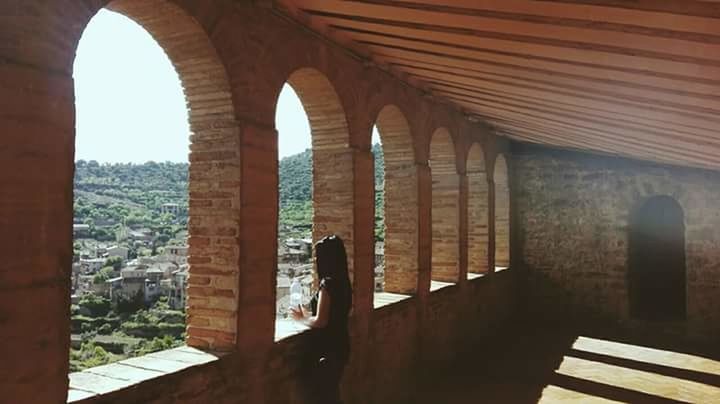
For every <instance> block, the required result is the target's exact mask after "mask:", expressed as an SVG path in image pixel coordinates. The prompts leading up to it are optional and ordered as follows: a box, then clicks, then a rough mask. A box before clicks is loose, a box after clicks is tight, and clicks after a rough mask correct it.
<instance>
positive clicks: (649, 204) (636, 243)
mask: <svg viewBox="0 0 720 404" xmlns="http://www.w3.org/2000/svg"><path fill="white" fill-rule="evenodd" d="M628 241H629V243H628V250H629V251H628V252H629V254H628V269H629V271H628V286H629V297H630V312H631V314H632V316H633V317H635V318H640V319H645V320H682V319H685V316H686V311H687V307H686V306H687V303H686V295H687V293H686V283H687V281H686V265H685V219H684V213H683V209H682V207H681V206H680V204H679V203H678V202H677V201H676V200H675V199H673V198H672V197H669V196H655V197H652V198H649V199H648V200H646V201H645V202H644V203H643V204H642V205H641V206H640V207H639V208H638V209H636V211H635V212H633V213H632V215H631V221H630V234H629V238H628Z"/></svg>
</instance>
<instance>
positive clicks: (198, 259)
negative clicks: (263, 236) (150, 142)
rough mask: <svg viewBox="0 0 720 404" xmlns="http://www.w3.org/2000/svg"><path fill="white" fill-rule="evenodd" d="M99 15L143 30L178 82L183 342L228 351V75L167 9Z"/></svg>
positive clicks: (232, 289) (232, 185)
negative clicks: (183, 191) (185, 215)
mask: <svg viewBox="0 0 720 404" xmlns="http://www.w3.org/2000/svg"><path fill="white" fill-rule="evenodd" d="M106 8H107V9H109V10H111V11H114V12H117V13H120V14H122V15H124V16H126V17H128V18H130V19H132V20H134V21H135V22H136V23H138V24H139V25H140V26H142V27H143V28H144V29H145V30H147V31H148V32H149V33H150V35H151V36H152V37H153V38H154V39H155V41H157V42H158V44H159V45H160V46H161V48H162V49H163V50H164V51H165V53H166V54H167V55H168V57H169V59H170V62H171V63H172V65H173V66H174V68H175V70H176V71H177V73H178V76H179V78H180V82H181V84H182V87H183V93H184V95H185V101H186V104H187V107H188V119H189V127H190V134H189V136H190V168H189V192H190V195H189V205H190V207H189V224H188V230H189V234H190V238H189V253H188V254H189V259H188V261H189V279H188V289H187V293H188V299H187V343H188V345H191V346H196V347H200V348H207V349H212V350H218V351H227V350H232V349H234V347H235V341H236V338H237V307H238V293H237V292H238V290H237V285H238V279H239V266H238V261H239V256H240V251H239V245H238V243H237V238H238V236H239V234H240V230H239V217H240V215H239V205H240V188H239V186H238V185H237V179H239V178H240V168H239V167H240V164H239V160H240V152H239V150H240V143H239V125H238V122H237V121H236V119H235V114H234V106H233V100H232V95H231V89H230V82H229V79H228V76H227V72H226V70H225V67H224V65H223V63H222V62H221V60H220V58H219V56H218V54H217V51H216V49H215V47H214V46H213V44H212V42H211V41H210V38H209V37H208V36H207V34H206V33H205V31H204V30H203V28H202V27H201V26H200V24H199V23H198V22H197V21H196V20H195V19H194V18H193V17H192V16H190V15H189V14H187V13H186V12H185V11H184V10H183V9H181V8H180V7H179V6H177V5H175V4H173V3H172V2H170V1H167V0H114V1H111V2H109V3H108V4H107V6H106Z"/></svg>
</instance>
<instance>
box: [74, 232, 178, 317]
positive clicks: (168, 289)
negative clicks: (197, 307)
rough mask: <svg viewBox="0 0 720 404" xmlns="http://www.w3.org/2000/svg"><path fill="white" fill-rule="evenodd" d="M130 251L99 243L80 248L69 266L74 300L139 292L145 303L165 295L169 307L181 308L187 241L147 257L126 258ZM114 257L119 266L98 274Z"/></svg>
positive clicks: (131, 295)
mask: <svg viewBox="0 0 720 404" xmlns="http://www.w3.org/2000/svg"><path fill="white" fill-rule="evenodd" d="M129 252H130V249H129V248H128V247H125V246H119V245H111V246H104V245H102V244H96V245H94V246H92V247H90V248H87V249H84V250H83V251H81V252H80V254H79V256H77V257H76V260H75V263H74V264H73V269H72V300H73V303H75V302H77V300H79V299H80V297H82V296H83V295H86V294H90V293H91V294H96V295H100V296H104V297H107V298H109V299H111V300H113V301H117V299H119V298H121V297H122V298H125V299H136V298H138V296H142V299H144V301H145V302H146V303H150V302H153V301H155V300H157V299H158V298H159V297H160V296H167V297H168V302H169V304H170V307H172V308H174V309H176V310H180V309H183V308H184V307H185V302H186V293H185V289H186V287H187V279H188V263H187V257H188V247H187V244H182V245H168V246H166V247H164V248H163V250H162V252H160V253H159V254H157V255H154V256H149V257H138V258H134V259H129V258H130V257H129ZM113 257H117V258H115V259H114V261H116V262H117V261H120V264H119V269H118V268H112V270H111V271H110V269H107V270H105V271H110V273H109V274H101V273H100V272H101V270H102V269H103V268H108V267H106V266H105V265H106V263H108V260H109V259H111V258H113ZM101 275H102V276H101ZM104 275H108V276H104Z"/></svg>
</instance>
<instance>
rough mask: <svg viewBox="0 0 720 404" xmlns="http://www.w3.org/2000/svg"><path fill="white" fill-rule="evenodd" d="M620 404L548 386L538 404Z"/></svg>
mask: <svg viewBox="0 0 720 404" xmlns="http://www.w3.org/2000/svg"><path fill="white" fill-rule="evenodd" d="M563 402H567V403H622V401H614V400H607V399H605V398H602V397H596V396H593V395H590V394H585V393H581V392H579V391H574V390H568V389H564V388H562V387H558V386H554V385H552V384H551V385H549V386H547V387H545V389H543V391H542V396H541V397H540V400H538V403H542V404H552V403H563Z"/></svg>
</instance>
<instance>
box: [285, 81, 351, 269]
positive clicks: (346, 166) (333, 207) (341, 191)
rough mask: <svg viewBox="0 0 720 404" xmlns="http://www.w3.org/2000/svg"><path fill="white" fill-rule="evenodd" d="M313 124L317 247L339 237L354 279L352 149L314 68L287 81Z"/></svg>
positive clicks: (338, 109)
mask: <svg viewBox="0 0 720 404" xmlns="http://www.w3.org/2000/svg"><path fill="white" fill-rule="evenodd" d="M287 83H288V84H289V85H290V86H291V87H292V88H293V90H295V93H296V94H297V95H298V97H299V98H300V101H301V103H302V105H303V108H304V109H305V112H306V114H307V116H308V120H309V122H310V132H311V137H312V160H313V170H312V172H313V188H312V189H313V230H312V238H313V242H315V241H318V240H319V239H321V238H322V237H324V236H327V235H329V234H337V235H338V236H340V237H341V238H342V239H343V241H344V242H345V249H346V250H347V256H348V257H347V258H348V271H350V279H351V280H352V279H353V278H354V276H353V263H354V261H353V257H354V248H353V246H354V244H353V234H354V228H353V226H354V205H353V204H354V190H353V182H354V180H353V178H354V167H353V149H352V148H351V147H350V131H349V129H348V124H347V118H346V115H345V109H344V108H343V105H342V103H341V101H340V98H339V96H338V94H337V92H336V91H335V87H334V86H333V85H332V83H331V82H330V81H329V80H328V78H327V77H326V76H325V75H324V74H323V73H321V72H320V71H319V70H316V69H314V68H309V67H306V68H300V69H298V70H295V71H294V72H293V73H292V74H290V76H289V77H288V79H287Z"/></svg>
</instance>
